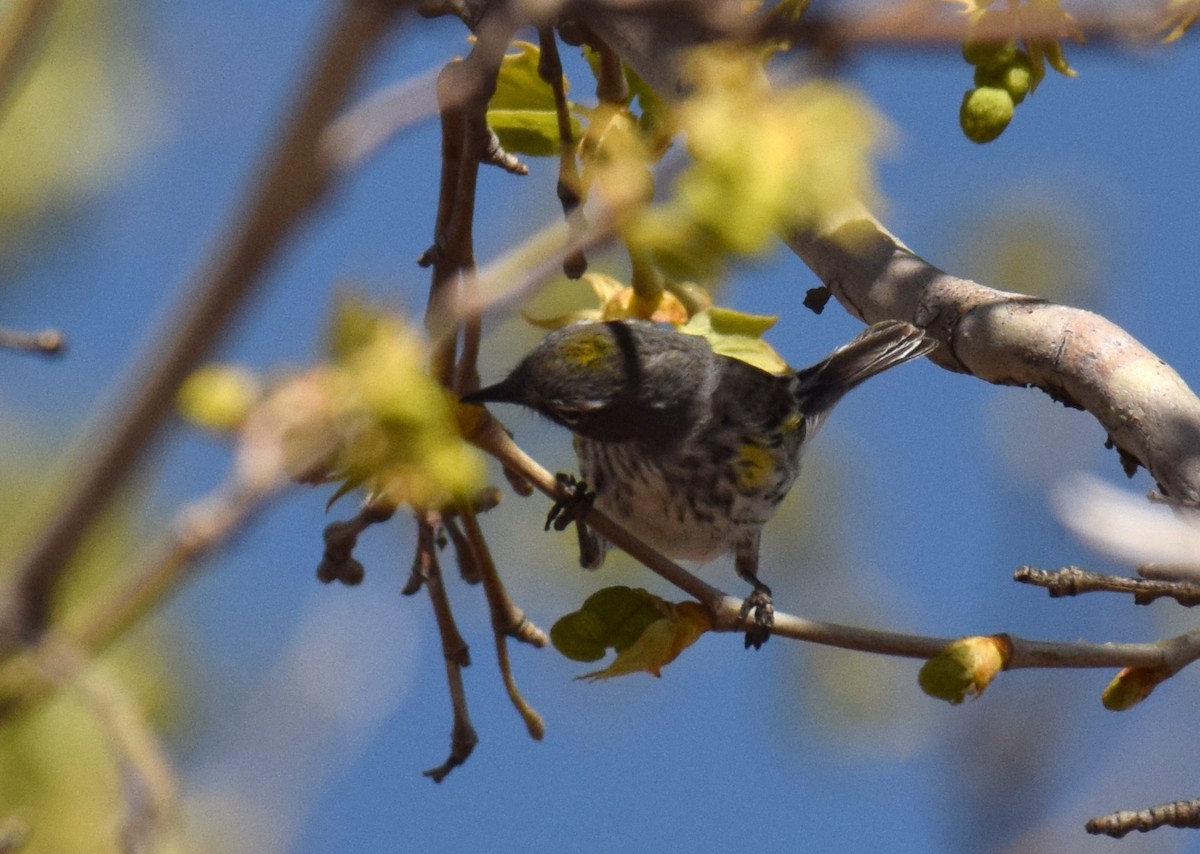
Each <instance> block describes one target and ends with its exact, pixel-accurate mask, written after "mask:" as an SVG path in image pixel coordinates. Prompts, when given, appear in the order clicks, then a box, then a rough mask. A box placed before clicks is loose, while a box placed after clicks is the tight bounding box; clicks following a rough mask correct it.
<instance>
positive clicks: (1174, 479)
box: [588, 14, 1200, 507]
mask: <svg viewBox="0 0 1200 854" xmlns="http://www.w3.org/2000/svg"><path fill="white" fill-rule="evenodd" d="M588 24H589V26H591V27H592V28H593V29H595V30H597V32H599V34H600V35H601V37H602V38H604V39H605V41H607V42H608V43H609V44H610V45H611V46H613V47H614V48H615V49H617V50H618V52H620V53H621V54H622V58H623V59H624V60H625V61H626V62H627V63H629V64H630V65H631V66H632V67H633V69H634V70H635V71H637V72H638V74H640V75H641V76H642V77H643V79H645V80H647V81H648V82H650V83H651V84H652V85H654V86H655V87H656V88H657V89H658V90H659V91H660V92H661V93H663V94H664V95H665V96H667V97H672V96H677V95H678V94H679V93H680V92H682V91H684V86H683V84H682V83H681V78H680V74H679V67H680V64H681V56H682V54H683V53H684V52H685V51H686V50H687V49H688V48H690V47H694V46H695V45H697V44H699V43H701V42H702V41H703V39H704V37H705V34H704V33H703V32H699V31H690V30H688V29H687V28H676V27H673V26H672V24H671V22H668V21H665V20H662V19H661V18H660V17H658V16H654V15H635V14H625V15H616V14H608V15H597V16H595V17H594V18H588ZM650 46H653V48H654V49H653V50H650V49H648V48H649V47H650ZM783 238H784V242H785V243H786V244H787V245H788V247H789V248H791V250H792V251H793V252H795V253H796V255H798V256H799V257H800V259H801V260H802V261H804V262H805V264H807V265H808V266H809V268H810V269H812V271H813V272H814V273H816V274H817V276H818V277H819V278H820V279H821V281H822V282H824V283H825V285H826V287H828V288H829V290H830V292H831V293H832V294H833V296H834V297H836V298H837V300H838V301H839V302H840V303H841V304H842V305H843V307H845V309H846V310H847V311H848V312H850V313H851V314H853V315H854V316H855V317H858V318H860V319H861V320H863V321H864V322H866V323H874V322H877V321H880V320H884V319H888V318H895V319H898V320H907V321H910V322H913V323H915V324H916V325H918V326H920V327H922V328H924V329H926V330H927V331H928V332H929V334H931V335H934V336H936V337H937V338H938V339H939V340H940V341H941V342H942V344H943V345H944V346H942V347H940V348H938V350H937V351H935V353H934V354H933V355H932V356H931V359H932V360H933V361H934V362H936V363H937V364H940V365H941V366H942V367H944V368H946V369H947V370H951V371H956V372H959V373H967V374H971V375H973V376H975V377H978V378H979V379H982V380H986V381H987V382H992V383H999V384H1004V385H1014V386H1036V387H1037V388H1040V389H1041V390H1043V391H1045V392H1046V393H1047V394H1049V395H1050V396H1051V397H1053V398H1054V399H1055V400H1058V401H1061V402H1062V403H1064V404H1066V405H1068V406H1074V407H1078V408H1080V409H1084V410H1086V411H1087V412H1089V413H1090V414H1091V415H1092V416H1093V417H1095V418H1096V420H1097V421H1099V422H1100V424H1101V425H1102V426H1103V427H1104V429H1105V430H1106V431H1107V432H1108V436H1109V440H1110V442H1111V443H1112V445H1113V446H1115V447H1116V449H1117V450H1118V452H1119V453H1120V455H1121V462H1122V465H1123V466H1124V468H1125V470H1126V471H1127V472H1131V470H1132V467H1133V466H1134V465H1135V464H1136V465H1141V466H1143V467H1145V468H1146V469H1147V470H1148V471H1149V472H1150V474H1151V476H1153V477H1154V479H1155V480H1156V481H1157V482H1158V485H1159V488H1160V489H1161V490H1162V492H1163V493H1164V494H1165V495H1167V496H1169V497H1170V498H1171V499H1172V500H1173V501H1175V502H1177V503H1179V504H1182V505H1185V506H1188V507H1200V399H1197V397H1196V396H1195V394H1193V393H1192V391H1191V390H1190V389H1189V388H1188V386H1187V385H1186V384H1185V383H1184V381H1183V380H1182V379H1181V378H1180V377H1179V375H1178V374H1177V373H1176V372H1175V371H1174V370H1172V369H1171V368H1170V367H1169V366H1168V365H1167V364H1166V363H1164V362H1163V361H1162V360H1161V359H1159V358H1158V357H1157V356H1155V355H1154V353H1152V352H1150V350H1148V349H1147V348H1146V347H1144V346H1143V345H1142V344H1140V343H1139V342H1138V341H1136V340H1135V339H1134V338H1133V337H1132V336H1130V335H1129V334H1128V333H1127V332H1125V331H1124V330H1122V329H1121V328H1119V327H1118V326H1116V325H1115V324H1113V323H1111V322H1110V321H1108V320H1105V319H1104V318H1103V317H1100V316H1099V315H1096V314H1093V313H1092V312H1088V311H1083V310H1082V309H1076V308H1069V307H1067V306H1060V305H1054V304H1052V303H1048V302H1045V301H1043V300H1040V299H1035V298H1033V297H1029V296H1024V295H1021V294H1013V293H1007V292H1004V291H999V290H996V289H994V288H990V287H987V286H986V285H982V284H979V283H977V282H972V281H969V280H967V279H962V278H959V277H957V276H953V275H950V274H948V273H946V272H944V271H942V270H940V269H938V268H937V267H935V266H934V265H933V264H930V263H929V262H928V261H926V260H924V259H923V258H921V257H920V256H918V255H917V254H916V253H914V252H913V251H912V250H911V249H909V248H908V247H907V246H905V245H904V244H903V243H902V242H901V241H900V240H899V239H898V238H896V237H895V236H894V235H892V234H891V233H890V232H888V230H887V229H886V228H884V227H883V226H882V225H881V224H880V223H879V222H878V221H876V220H875V219H874V217H872V216H871V215H870V214H869V213H868V212H866V211H865V210H864V211H859V212H856V213H852V214H849V215H845V216H843V218H842V219H840V220H839V221H837V222H831V223H827V224H826V225H825V226H824V227H821V228H811V229H796V230H794V231H792V232H790V233H788V234H786V235H784V236H783Z"/></svg>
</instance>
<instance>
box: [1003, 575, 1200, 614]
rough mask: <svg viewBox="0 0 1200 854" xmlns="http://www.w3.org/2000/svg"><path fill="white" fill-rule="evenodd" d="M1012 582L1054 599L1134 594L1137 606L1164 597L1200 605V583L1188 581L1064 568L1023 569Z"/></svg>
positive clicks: (1188, 605) (1188, 606)
mask: <svg viewBox="0 0 1200 854" xmlns="http://www.w3.org/2000/svg"><path fill="white" fill-rule="evenodd" d="M1013 579H1014V580H1015V581H1019V582H1021V583H1022V584H1032V585H1034V586H1036V587H1044V588H1046V592H1048V593H1049V594H1050V596H1051V597H1053V598H1058V597H1060V596H1080V595H1082V594H1084V593H1097V592H1104V593H1131V594H1133V601H1134V604H1137V605H1149V604H1150V603H1151V602H1153V601H1154V600H1156V599H1162V598H1166V599H1174V600H1175V601H1176V602H1178V603H1179V604H1180V605H1183V606H1184V607H1185V608H1191V607H1193V606H1195V605H1200V584H1196V583H1195V582H1189V581H1163V580H1158V579H1151V578H1130V577H1128V576H1125V575H1105V574H1103V573H1099V572H1092V571H1091V570H1087V569H1083V568H1082V567H1079V566H1064V567H1061V568H1060V569H1038V568H1037V567H1033V566H1021V567H1018V568H1017V570H1016V571H1015V572H1014V573H1013Z"/></svg>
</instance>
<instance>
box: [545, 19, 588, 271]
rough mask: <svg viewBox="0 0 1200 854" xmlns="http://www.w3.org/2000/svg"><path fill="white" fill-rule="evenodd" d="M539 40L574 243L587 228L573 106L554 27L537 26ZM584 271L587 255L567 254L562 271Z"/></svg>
mask: <svg viewBox="0 0 1200 854" xmlns="http://www.w3.org/2000/svg"><path fill="white" fill-rule="evenodd" d="M538 44H539V45H540V47H541V54H540V55H539V58H538V76H540V77H541V78H542V79H543V80H545V81H546V84H547V85H548V86H549V87H550V91H551V92H553V93H554V114H555V118H556V119H557V122H558V144H559V153H558V184H557V185H556V187H555V191H556V193H557V195H558V201H559V204H561V205H562V211H563V216H564V217H565V218H566V221H567V242H568V243H574V242H578V240H579V238H580V237H581V236H582V235H583V233H584V231H585V230H586V229H587V220H586V219H585V218H584V215H583V209H582V204H583V192H584V187H583V182H582V181H581V180H580V177H579V161H578V159H577V157H576V151H575V133H574V131H573V130H572V129H571V107H570V104H569V103H568V102H567V87H566V78H564V77H563V70H562V61H561V60H560V59H559V55H558V42H557V41H556V40H555V38H554V28H553V27H548V26H547V27H541V28H539V29H538ZM585 272H587V258H585V257H584V254H583V253H582V252H580V251H578V250H576V251H574V252H571V253H569V254H567V255H566V256H565V257H564V259H563V273H564V274H565V275H566V276H567V277H568V278H571V279H578V278H579V277H580V276H582V275H583V274H584V273H585Z"/></svg>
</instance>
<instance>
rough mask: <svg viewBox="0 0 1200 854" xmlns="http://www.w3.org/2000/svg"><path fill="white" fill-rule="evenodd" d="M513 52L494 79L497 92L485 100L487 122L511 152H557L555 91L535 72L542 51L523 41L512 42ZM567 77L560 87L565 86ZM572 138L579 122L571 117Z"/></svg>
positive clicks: (542, 154)
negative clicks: (514, 50) (514, 49)
mask: <svg viewBox="0 0 1200 854" xmlns="http://www.w3.org/2000/svg"><path fill="white" fill-rule="evenodd" d="M512 46H513V47H515V48H516V49H517V52H516V53H510V54H506V55H505V57H504V59H503V60H502V61H501V63H500V74H499V76H498V77H497V78H496V92H495V94H493V95H492V99H491V101H489V102H488V111H487V121H488V125H489V126H490V127H491V129H492V130H494V131H495V132H496V136H497V137H499V139H500V144H501V145H502V146H504V148H505V149H507V150H508V151H509V152H511V153H513V154H526V155H529V156H531V157H547V156H551V155H555V154H558V153H559V151H560V150H561V148H562V141H561V140H560V138H559V134H558V114H557V111H556V108H555V103H554V92H553V91H552V90H551V88H550V86H549V84H547V83H546V81H545V80H543V79H542V78H541V77H540V76H539V75H538V60H539V59H540V57H541V51H540V50H539V49H538V47H537V45H534V44H530V43H529V42H525V41H516V42H513V44H512ZM566 85H567V84H566V78H565V77H564V79H563V86H564V88H565V87H566ZM570 121H571V130H572V134H573V136H574V138H575V139H578V138H579V136H580V133H581V128H580V125H579V121H578V120H577V119H576V118H575V117H574V116H573V115H572V116H570Z"/></svg>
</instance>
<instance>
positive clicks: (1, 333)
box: [0, 329, 67, 356]
mask: <svg viewBox="0 0 1200 854" xmlns="http://www.w3.org/2000/svg"><path fill="white" fill-rule="evenodd" d="M0 347H3V348H5V349H7V350H22V351H24V352H27V353H36V354H38V355H39V356H60V355H62V353H63V351H64V350H66V349H67V339H66V336H64V335H63V334H62V333H61V332H59V331H58V330H57V329H43V330H42V331H41V332H17V331H15V330H12V329H0Z"/></svg>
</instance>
